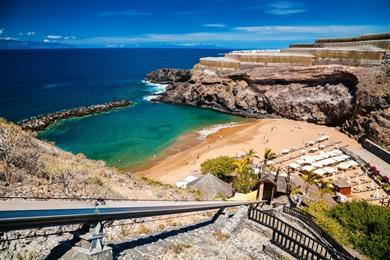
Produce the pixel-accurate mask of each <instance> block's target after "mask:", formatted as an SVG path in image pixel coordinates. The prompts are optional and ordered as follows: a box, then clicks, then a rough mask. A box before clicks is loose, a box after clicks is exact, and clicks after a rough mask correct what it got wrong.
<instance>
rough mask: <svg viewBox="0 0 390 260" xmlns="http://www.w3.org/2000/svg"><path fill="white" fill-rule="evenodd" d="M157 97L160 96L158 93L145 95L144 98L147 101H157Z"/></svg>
mask: <svg viewBox="0 0 390 260" xmlns="http://www.w3.org/2000/svg"><path fill="white" fill-rule="evenodd" d="M156 98H158V95H148V96H144V97H143V98H142V99H143V100H145V101H150V102H151V101H153V102H156V101H155V99H156Z"/></svg>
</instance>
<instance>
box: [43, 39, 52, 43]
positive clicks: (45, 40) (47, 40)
mask: <svg viewBox="0 0 390 260" xmlns="http://www.w3.org/2000/svg"><path fill="white" fill-rule="evenodd" d="M43 42H51V41H50V40H49V39H44V40H43Z"/></svg>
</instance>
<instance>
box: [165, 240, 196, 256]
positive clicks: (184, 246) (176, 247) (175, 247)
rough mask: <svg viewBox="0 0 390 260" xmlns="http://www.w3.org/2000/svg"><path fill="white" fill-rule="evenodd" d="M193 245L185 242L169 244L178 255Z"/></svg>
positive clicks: (170, 248)
mask: <svg viewBox="0 0 390 260" xmlns="http://www.w3.org/2000/svg"><path fill="white" fill-rule="evenodd" d="M191 247H192V245H189V244H183V243H178V244H170V245H169V246H168V250H171V251H173V252H174V253H175V254H176V255H178V254H180V253H182V252H184V251H185V250H186V249H188V248H191Z"/></svg>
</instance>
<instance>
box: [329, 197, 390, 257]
mask: <svg viewBox="0 0 390 260" xmlns="http://www.w3.org/2000/svg"><path fill="white" fill-rule="evenodd" d="M328 215H329V216H330V217H331V218H332V219H334V220H335V221H337V223H339V224H340V225H341V226H342V227H343V230H344V232H345V233H346V236H347V237H348V240H349V242H350V243H351V244H353V246H354V247H355V248H358V249H359V250H361V251H362V252H363V253H364V254H366V255H367V256H369V257H371V258H372V259H390V248H389V245H390V209H389V208H385V207H380V206H376V205H372V204H369V203H367V202H363V201H359V202H357V201H354V202H351V203H346V204H339V205H338V206H337V207H335V208H333V209H331V210H330V211H329V214H328Z"/></svg>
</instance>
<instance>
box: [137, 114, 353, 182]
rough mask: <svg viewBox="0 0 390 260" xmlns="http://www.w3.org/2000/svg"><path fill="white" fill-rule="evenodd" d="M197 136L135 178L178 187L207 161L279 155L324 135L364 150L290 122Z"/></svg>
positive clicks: (257, 122) (250, 123)
mask: <svg viewBox="0 0 390 260" xmlns="http://www.w3.org/2000/svg"><path fill="white" fill-rule="evenodd" d="M198 132H199V131H198ZM196 133H197V132H196V131H192V132H190V133H186V134H184V135H182V136H180V137H179V138H178V139H177V140H176V141H175V143H174V144H173V145H172V146H170V147H169V148H167V149H166V150H165V151H164V152H163V153H162V154H161V155H160V156H159V157H158V158H156V159H154V160H151V161H148V162H146V163H145V164H142V165H141V167H137V168H136V169H134V171H135V174H136V175H137V176H141V177H146V178H149V179H153V180H156V181H160V182H162V183H166V184H171V185H174V184H175V183H176V182H177V181H179V180H181V179H183V178H185V177H187V176H190V175H193V176H200V175H201V172H200V164H201V163H202V162H203V161H205V160H207V159H211V158H215V157H217V156H221V155H228V156H237V155H240V154H242V153H243V152H244V150H248V149H251V148H254V149H255V151H256V152H257V154H258V156H259V157H261V156H262V154H263V152H264V149H265V148H271V149H272V150H273V151H275V152H276V153H277V154H278V153H280V152H281V151H282V150H283V149H286V148H291V147H294V146H295V147H299V146H302V144H303V143H304V142H307V141H310V140H317V139H318V137H319V136H320V134H322V133H325V134H327V135H328V136H330V140H332V141H341V142H342V143H343V145H348V146H349V147H361V145H360V144H359V143H358V142H357V141H356V140H355V139H353V138H350V137H348V136H347V135H345V134H343V133H341V132H340V131H338V130H337V129H336V128H333V127H328V126H324V125H316V124H312V123H307V122H302V121H294V120H289V119H248V120H245V121H244V122H240V123H237V125H234V126H230V127H222V128H220V129H218V130H217V131H216V132H214V133H211V134H209V135H208V136H207V137H206V138H205V139H204V140H200V139H199V138H197V135H198V136H199V134H196ZM287 136H288V138H286V137H287Z"/></svg>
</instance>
